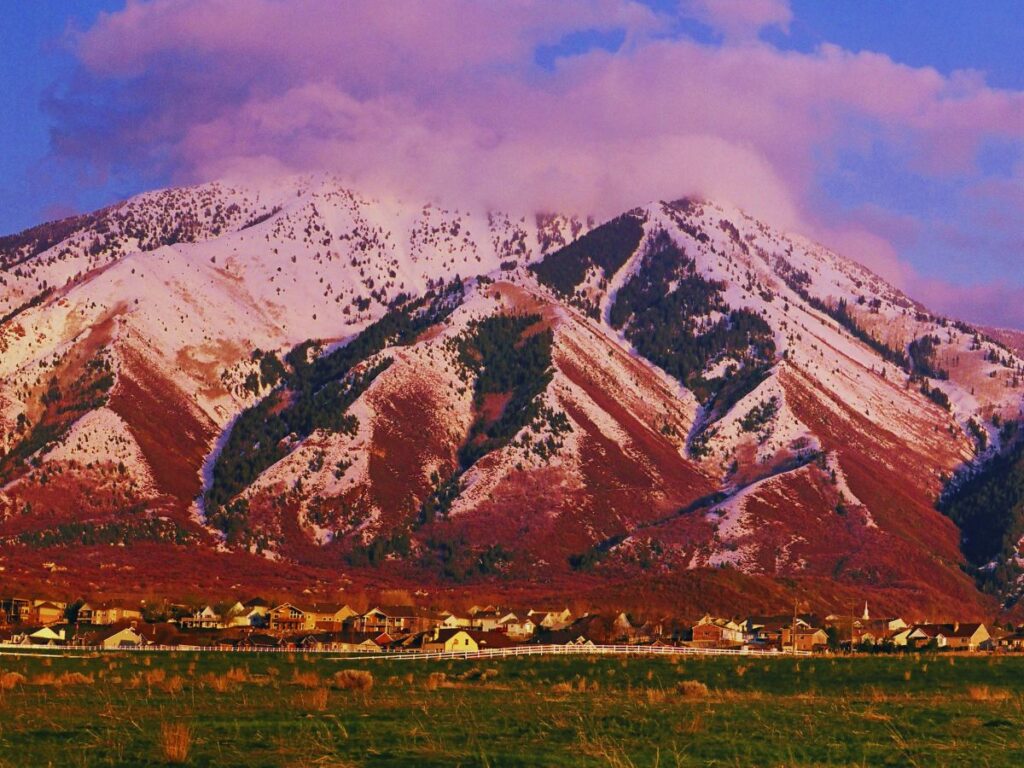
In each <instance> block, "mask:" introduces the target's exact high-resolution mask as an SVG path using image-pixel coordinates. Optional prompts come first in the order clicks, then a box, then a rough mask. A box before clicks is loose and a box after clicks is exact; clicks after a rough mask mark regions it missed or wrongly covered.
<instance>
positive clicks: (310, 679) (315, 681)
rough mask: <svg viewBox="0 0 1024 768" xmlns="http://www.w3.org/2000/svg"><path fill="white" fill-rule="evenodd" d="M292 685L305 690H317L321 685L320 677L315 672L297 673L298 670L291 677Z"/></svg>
mask: <svg viewBox="0 0 1024 768" xmlns="http://www.w3.org/2000/svg"><path fill="white" fill-rule="evenodd" d="M292 685H297V686H299V687H300V688H306V689H313V688H319V687H320V685H321V680H320V675H318V674H317V673H316V672H299V670H295V673H294V674H293V675H292Z"/></svg>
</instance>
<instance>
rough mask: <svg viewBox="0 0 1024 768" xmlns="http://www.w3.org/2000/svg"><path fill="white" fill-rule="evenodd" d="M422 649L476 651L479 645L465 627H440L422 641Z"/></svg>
mask: <svg viewBox="0 0 1024 768" xmlns="http://www.w3.org/2000/svg"><path fill="white" fill-rule="evenodd" d="M423 650H424V651H444V652H452V651H478V650H480V646H478V645H477V644H476V640H474V639H473V637H472V636H471V635H470V633H469V630H467V629H459V628H457V627H456V628H454V629H441V630H438V631H437V632H436V633H435V634H434V636H433V637H432V638H431V639H429V640H425V641H424V643H423Z"/></svg>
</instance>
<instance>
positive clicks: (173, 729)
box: [160, 723, 192, 765]
mask: <svg viewBox="0 0 1024 768" xmlns="http://www.w3.org/2000/svg"><path fill="white" fill-rule="evenodd" d="M191 751H192V728H191V726H190V725H189V724H188V723H163V724H162V725H161V726H160V753H161V754H162V755H163V758H164V760H165V761H166V762H168V763H173V764H175V765H180V764H182V763H184V762H186V761H187V760H188V755H189V752H191Z"/></svg>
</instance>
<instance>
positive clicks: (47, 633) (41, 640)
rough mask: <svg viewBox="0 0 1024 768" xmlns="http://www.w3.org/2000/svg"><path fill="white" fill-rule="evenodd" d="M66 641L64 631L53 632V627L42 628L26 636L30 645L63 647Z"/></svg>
mask: <svg viewBox="0 0 1024 768" xmlns="http://www.w3.org/2000/svg"><path fill="white" fill-rule="evenodd" d="M66 639H67V636H66V633H65V630H64V629H63V628H62V629H59V630H54V629H53V627H43V628H41V629H37V630H36V631H35V632H32V633H30V634H29V636H28V642H29V644H31V645H64V643H65V641H66Z"/></svg>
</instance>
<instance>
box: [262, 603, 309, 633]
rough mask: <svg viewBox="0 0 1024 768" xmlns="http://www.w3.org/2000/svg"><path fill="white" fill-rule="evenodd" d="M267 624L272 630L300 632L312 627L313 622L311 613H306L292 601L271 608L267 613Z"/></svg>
mask: <svg viewBox="0 0 1024 768" xmlns="http://www.w3.org/2000/svg"><path fill="white" fill-rule="evenodd" d="M267 626H268V627H269V628H270V630H271V631H272V632H300V631H302V630H304V629H313V627H314V626H315V622H314V621H313V617H312V615H310V616H308V617H307V615H306V611H305V610H304V609H302V608H299V607H298V606H297V605H293V604H292V603H282V604H281V605H279V606H277V607H276V608H271V609H270V611H269V613H268V614H267Z"/></svg>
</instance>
